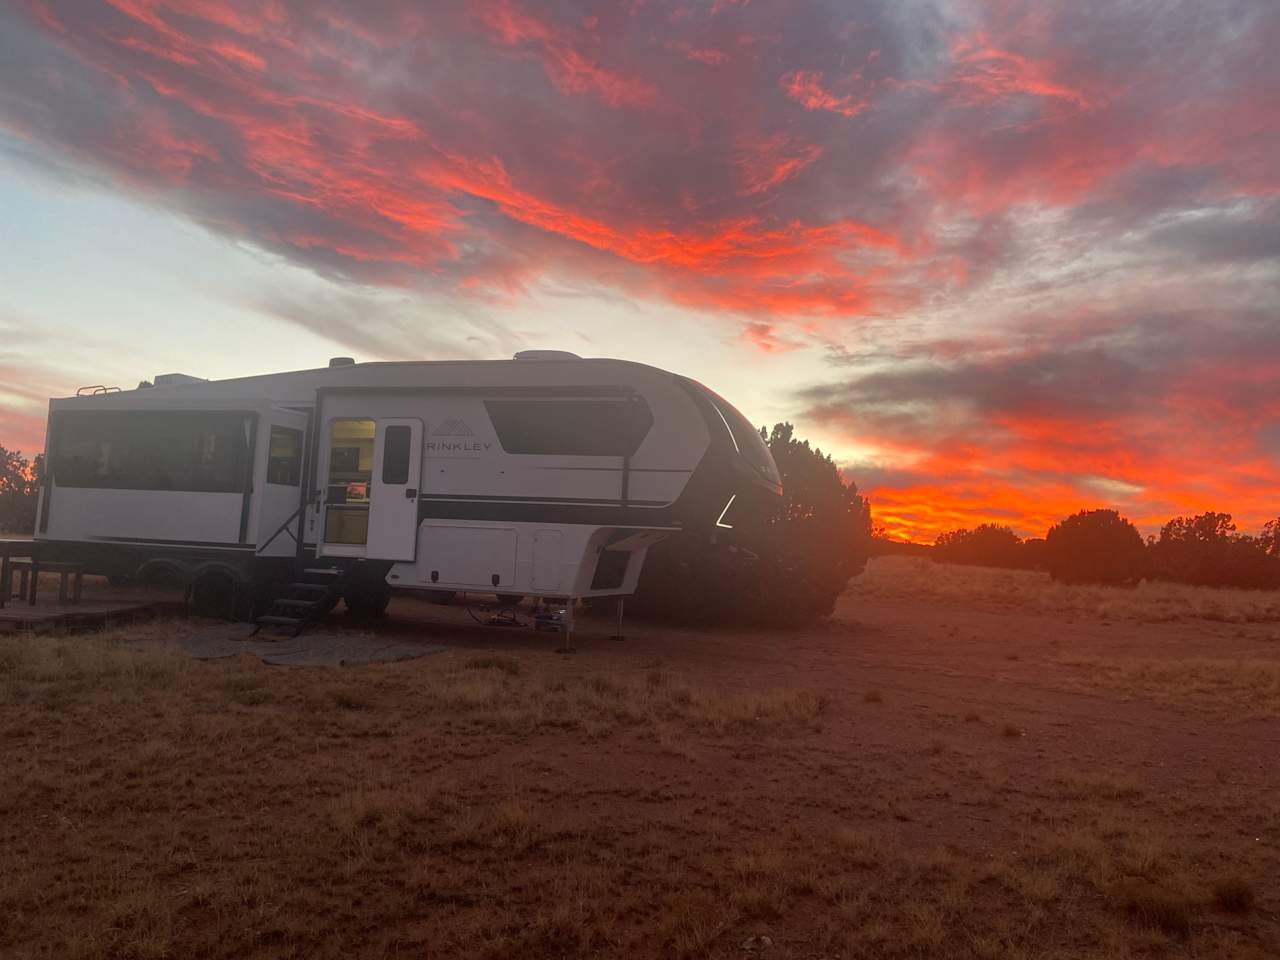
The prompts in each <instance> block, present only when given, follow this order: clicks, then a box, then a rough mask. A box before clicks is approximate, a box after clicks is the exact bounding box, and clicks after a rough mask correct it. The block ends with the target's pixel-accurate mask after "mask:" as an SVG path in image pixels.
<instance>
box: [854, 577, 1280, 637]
mask: <svg viewBox="0 0 1280 960" xmlns="http://www.w3.org/2000/svg"><path fill="white" fill-rule="evenodd" d="M850 589H851V593H852V594H853V596H854V597H855V598H862V599H866V600H873V599H885V600H912V601H915V602H924V603H932V604H938V605H979V606H983V607H987V608H995V609H1001V610H1008V609H1019V610H1024V611H1027V612H1041V613H1053V614H1062V615H1067V616H1079V617H1090V618H1098V619H1102V620H1128V621H1139V622H1145V623H1160V622H1168V621H1178V620H1210V621H1217V622H1225V623H1280V591H1261V590H1227V589H1218V588H1213V587H1190V586H1184V585H1182V584H1177V583H1164V582H1159V581H1144V582H1143V583H1141V584H1139V585H1138V586H1136V587H1132V588H1124V587H1102V586H1090V585H1084V584H1063V583H1055V582H1054V581H1053V580H1050V579H1049V575H1048V574H1046V573H1038V572H1035V571H1027V570H994V569H987V568H984V567H966V566H960V565H956V564H944V563H933V562H932V561H930V560H927V559H923V558H920V557H877V558H876V559H874V560H872V561H871V562H870V563H869V564H868V565H867V570H866V572H865V573H864V574H863V575H862V576H860V577H858V578H857V579H855V580H854V581H853V584H852V586H851V588H850ZM1277 635H1278V636H1280V632H1278V634H1277Z"/></svg>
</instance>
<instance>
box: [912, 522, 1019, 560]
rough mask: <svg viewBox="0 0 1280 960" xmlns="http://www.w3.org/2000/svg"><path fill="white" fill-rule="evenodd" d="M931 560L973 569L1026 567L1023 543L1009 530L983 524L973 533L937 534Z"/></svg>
mask: <svg viewBox="0 0 1280 960" xmlns="http://www.w3.org/2000/svg"><path fill="white" fill-rule="evenodd" d="M933 556H934V559H936V560H938V561H940V562H942V563H963V564H968V565H970V566H975V567H1006V568H1009V569H1013V570H1018V569H1022V568H1023V567H1025V566H1027V563H1026V560H1025V558H1024V553H1023V548H1022V540H1021V539H1020V538H1019V537H1018V535H1017V534H1016V533H1014V532H1013V530H1011V529H1010V528H1009V527H1001V526H998V525H996V524H994V523H983V524H979V525H978V526H976V527H974V528H973V529H972V530H952V531H950V532H949V533H943V534H939V536H938V539H937V540H936V541H934V545H933Z"/></svg>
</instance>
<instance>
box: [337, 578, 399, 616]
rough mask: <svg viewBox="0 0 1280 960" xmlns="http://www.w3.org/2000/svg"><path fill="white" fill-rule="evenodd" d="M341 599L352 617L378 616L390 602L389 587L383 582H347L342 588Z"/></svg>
mask: <svg viewBox="0 0 1280 960" xmlns="http://www.w3.org/2000/svg"><path fill="white" fill-rule="evenodd" d="M342 599H343V601H345V602H346V604H347V612H348V613H349V614H351V615H352V616H353V617H380V616H382V614H384V613H385V612H386V610H387V604H389V603H390V602H391V588H390V587H389V586H387V585H386V584H385V583H370V582H368V581H366V582H364V583H349V584H347V585H346V586H345V587H344V588H343V590H342Z"/></svg>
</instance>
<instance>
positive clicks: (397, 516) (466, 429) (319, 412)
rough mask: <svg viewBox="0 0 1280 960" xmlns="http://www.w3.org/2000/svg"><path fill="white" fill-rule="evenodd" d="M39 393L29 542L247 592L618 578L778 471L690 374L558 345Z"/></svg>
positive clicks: (725, 515) (721, 519) (530, 586)
mask: <svg viewBox="0 0 1280 960" xmlns="http://www.w3.org/2000/svg"><path fill="white" fill-rule="evenodd" d="M49 412H50V416H49V428H48V437H47V443H46V449H47V451H48V456H47V458H46V459H47V462H48V469H47V471H46V479H45V485H44V487H43V488H42V490H41V498H40V507H39V520H38V525H37V538H38V539H39V540H40V541H41V555H42V556H47V557H50V558H53V559H61V560H76V561H79V562H81V563H83V564H84V565H85V567H86V569H87V570H89V571H90V572H97V573H106V574H110V575H116V576H122V577H138V578H144V579H145V578H153V577H168V578H171V579H173V580H176V581H180V582H182V583H184V584H186V585H188V586H192V585H196V586H198V585H199V584H200V583H201V582H202V581H205V582H208V581H209V580H210V578H220V579H221V581H222V582H223V583H232V584H234V585H235V587H236V589H238V590H239V591H240V592H241V593H242V594H243V595H245V596H250V595H254V596H257V597H258V598H259V600H260V599H261V597H262V596H266V595H269V594H270V591H271V590H272V589H274V587H275V585H277V584H278V583H280V582H283V581H287V580H288V579H289V577H290V575H291V572H292V571H293V570H295V569H296V568H297V567H298V566H299V565H301V564H307V563H310V564H312V565H314V564H316V563H324V564H329V565H336V566H341V567H343V568H344V569H346V570H349V571H350V570H355V571H358V572H359V573H360V576H359V577H356V578H354V580H353V582H358V583H361V584H363V585H364V586H363V587H362V588H361V589H365V590H366V591H367V590H368V589H369V588H370V585H372V584H376V585H377V588H378V589H379V590H382V591H385V587H384V586H383V584H385V585H388V586H395V587H401V588H410V589H414V588H416V589H424V590H435V591H475V592H488V593H498V594H519V595H532V596H539V597H547V598H556V599H572V598H580V597H593V596H609V595H623V594H628V593H631V592H634V590H635V586H636V582H637V579H638V577H639V574H640V568H641V564H642V563H643V561H644V556H645V552H646V551H647V549H648V548H649V546H650V545H651V544H653V543H654V542H656V541H657V540H659V539H661V538H662V537H664V536H667V535H669V534H670V533H672V532H673V531H682V530H699V529H706V530H710V529H713V528H714V527H715V526H716V524H719V525H720V526H722V527H723V526H729V525H730V524H731V523H732V515H733V513H734V511H736V510H741V509H746V508H747V505H748V504H749V503H750V502H751V501H752V500H753V499H756V498H761V497H770V496H775V495H776V494H777V493H778V492H780V490H781V487H780V485H779V482H778V474H777V469H776V467H775V465H774V463H773V460H772V458H771V457H770V456H769V453H768V449H767V447H765V446H764V444H763V443H762V442H761V440H760V438H759V435H758V434H757V433H756V432H755V431H754V430H753V429H752V428H751V426H750V424H749V423H748V422H747V421H746V420H745V418H743V417H742V416H741V414H739V413H738V412H737V411H736V410H734V409H733V408H732V407H731V406H730V405H729V404H728V403H727V402H725V401H724V400H723V399H721V398H720V397H718V396H716V395H715V394H713V393H712V392H711V391H709V390H707V389H706V388H705V387H702V386H700V385H699V384H697V383H695V382H694V381H692V380H688V379H686V378H684V377H679V376H677V375H674V374H671V373H667V372H666V371H662V370H658V369H656V368H653V367H649V366H644V365H641V364H636V363H629V362H625V361H619V360H603V359H601V360H595V359H591V360H586V359H580V358H576V357H573V356H572V355H569V354H561V353H555V352H547V353H543V352H537V353H533V354H529V355H525V354H521V355H518V356H517V358H516V359H514V360H506V361H458V362H407V363H364V364H354V363H350V362H341V361H334V365H331V366H329V367H327V368H322V369H316V370H301V371H295V372H289V373H278V374H270V375H265V376H255V377H245V378H239V379H233V380H221V381H205V380H197V379H195V378H192V377H185V376H178V375H171V376H169V377H159V378H157V382H156V385H155V386H152V387H143V388H139V389H136V390H129V391H120V392H102V391H99V392H96V393H93V394H92V395H87V396H76V397H70V398H65V399H55V400H52V401H51V402H50V406H49ZM246 588H248V589H246ZM350 589H355V588H354V587H352V588H350ZM351 601H352V597H351V596H348V602H349V604H350V603H351ZM383 603H384V604H385V601H383Z"/></svg>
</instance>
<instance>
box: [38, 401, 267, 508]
mask: <svg viewBox="0 0 1280 960" xmlns="http://www.w3.org/2000/svg"><path fill="white" fill-rule="evenodd" d="M248 432H249V428H248V418H247V417H246V416H245V414H243V413H231V412H187V411H169V410H165V411H154V410H137V411H118V412H117V411H111V412H106V411H101V412H100V411H96V410H95V411H84V412H75V413H63V414H60V415H59V419H58V421H57V427H56V430H55V433H54V436H55V440H54V450H53V456H52V458H51V459H52V468H53V482H54V483H55V484H56V485H58V486H60V487H94V488H98V489H106V490H184V491H189V492H196V493H241V492H243V490H244V484H245V472H246V471H245V467H246V465H247V463H248V458H249V439H248Z"/></svg>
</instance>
